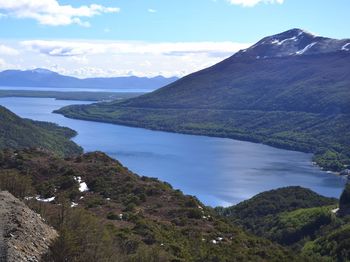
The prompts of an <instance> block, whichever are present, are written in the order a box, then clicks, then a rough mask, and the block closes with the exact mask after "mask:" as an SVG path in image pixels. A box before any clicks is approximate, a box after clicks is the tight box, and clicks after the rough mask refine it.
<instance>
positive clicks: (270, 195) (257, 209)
mask: <svg viewBox="0 0 350 262" xmlns="http://www.w3.org/2000/svg"><path fill="white" fill-rule="evenodd" d="M348 189H349V185H348V186H347V188H346V189H345V190H344V193H343V194H342V197H341V200H340V210H339V209H338V208H337V206H338V201H337V200H335V199H332V198H326V197H323V196H320V195H317V194H316V193H314V192H312V191H311V190H309V189H304V188H300V187H287V188H281V189H277V190H271V191H268V192H263V193H261V194H259V195H257V196H255V197H253V198H251V199H249V200H247V201H244V202H242V203H239V204H237V205H236V206H232V207H229V208H216V211H217V212H218V213H219V214H221V215H224V216H226V217H227V218H229V219H230V220H231V222H232V223H233V224H239V225H241V226H242V228H244V229H245V230H248V231H250V232H252V233H254V234H256V235H259V236H263V237H266V238H268V239H270V240H272V241H274V242H277V243H279V244H281V245H284V246H288V247H291V248H293V250H295V251H297V252H300V253H301V254H302V255H303V256H305V257H308V258H309V260H310V261H316V260H317V261H349V259H350V253H349V250H350V246H349V243H350V237H349V236H350V235H349V226H350V220H349V218H350V217H349V216H348V214H347V215H345V213H344V210H342V209H344V206H347V205H349V203H350V201H349V199H348V198H347V197H344V196H345V195H346V194H348Z"/></svg>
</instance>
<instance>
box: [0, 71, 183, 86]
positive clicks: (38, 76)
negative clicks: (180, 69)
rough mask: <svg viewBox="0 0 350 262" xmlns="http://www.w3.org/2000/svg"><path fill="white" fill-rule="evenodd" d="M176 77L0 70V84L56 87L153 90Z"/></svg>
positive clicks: (174, 79)
mask: <svg viewBox="0 0 350 262" xmlns="http://www.w3.org/2000/svg"><path fill="white" fill-rule="evenodd" d="M177 79H178V78H177V77H170V78H166V77H163V76H156V77H153V78H147V77H137V76H127V77H106V78H103V77H99V78H85V79H80V78H76V77H71V76H64V75H60V74H58V73H56V72H53V71H50V70H47V69H42V68H37V69H34V70H25V71H21V70H5V71H2V72H0V86H8V87H14V86H16V87H57V88H104V89H145V90H147V89H148V90H155V89H157V88H160V87H163V86H165V85H167V84H170V83H172V82H174V81H176V80H177Z"/></svg>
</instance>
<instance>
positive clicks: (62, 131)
mask: <svg viewBox="0 0 350 262" xmlns="http://www.w3.org/2000/svg"><path fill="white" fill-rule="evenodd" d="M0 122H1V125H0V150H3V149H20V148H29V147H36V148H41V149H43V150H49V151H52V152H55V153H56V154H57V155H59V156H69V155H73V154H80V153H81V152H82V149H81V148H80V147H79V146H78V145H76V144H75V143H74V142H72V141H71V140H70V138H72V137H74V136H75V135H76V132H75V131H74V130H72V129H69V128H66V127H60V126H58V125H56V124H52V123H48V122H39V121H31V120H28V119H22V118H20V117H18V116H17V115H15V114H14V113H12V112H10V111H9V110H7V109H6V108H4V107H2V106H0Z"/></svg>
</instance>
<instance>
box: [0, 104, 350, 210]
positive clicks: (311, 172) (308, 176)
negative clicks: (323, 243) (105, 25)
mask: <svg viewBox="0 0 350 262" xmlns="http://www.w3.org/2000/svg"><path fill="white" fill-rule="evenodd" d="M82 103H89V102H82V101H62V100H54V99H50V98H0V105H3V106H6V107H7V108H9V109H10V110H12V111H13V112H15V113H16V114H18V115H20V116H22V117H26V118H31V119H35V120H44V121H50V122H55V123H57V124H60V125H63V126H67V127H70V128H72V129H74V130H76V131H78V133H79V135H78V136H77V137H75V138H74V141H75V142H76V143H78V144H79V145H81V146H82V147H83V148H84V150H85V151H94V150H100V151H104V152H106V153H107V154H108V155H110V156H112V157H114V158H117V159H118V160H120V161H121V162H122V163H123V164H124V165H125V166H127V167H128V168H129V169H130V170H132V171H134V172H135V173H137V174H139V175H145V176H150V177H157V178H159V179H160V180H163V181H167V182H169V183H171V184H172V185H173V186H174V188H178V189H181V190H182V191H183V192H184V193H186V194H192V195H195V196H197V197H198V198H199V199H200V200H201V201H203V202H204V203H205V204H207V205H212V206H216V205H225V206H227V205H230V204H234V203H237V202H240V201H242V200H245V199H247V198H250V197H251V196H253V195H255V194H257V193H259V192H262V191H265V190H269V189H273V188H278V187H284V186H290V185H300V186H303V187H307V188H311V189H313V190H314V191H316V192H318V193H320V194H323V195H326V196H333V197H339V195H340V193H341V191H342V188H343V186H344V183H345V180H344V179H343V178H341V177H337V176H335V175H331V174H327V173H326V172H323V171H321V170H319V169H318V168H317V167H314V166H313V165H312V163H311V157H312V155H311V154H305V153H300V152H294V151H287V150H282V149H276V148H273V147H269V146H265V145H261V144H255V143H249V142H242V141H236V140H231V139H225V138H212V137H204V136H192V135H181V134H172V133H166V132H158V131H150V130H146V129H142V128H130V127H124V126H118V125H111V124H104V123H97V122H90V121H81V120H73V119H68V118H65V117H63V116H61V115H57V114H52V111H53V110H55V109H58V108H60V107H62V106H66V105H71V104H82Z"/></svg>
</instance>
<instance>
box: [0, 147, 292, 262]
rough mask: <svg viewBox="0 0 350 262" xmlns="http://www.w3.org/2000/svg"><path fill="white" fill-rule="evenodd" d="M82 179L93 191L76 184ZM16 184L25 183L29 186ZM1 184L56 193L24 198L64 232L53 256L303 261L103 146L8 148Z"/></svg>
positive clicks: (31, 192) (55, 258) (27, 191)
mask: <svg viewBox="0 0 350 262" xmlns="http://www.w3.org/2000/svg"><path fill="white" fill-rule="evenodd" d="M15 177H16V179H13V178H15ZM77 177H80V178H81V181H83V182H86V184H87V186H88V188H89V191H86V192H80V191H79V190H77V188H78V186H79V185H78V184H79V183H78V179H77ZM1 181H16V182H14V183H15V184H8V183H7V182H6V183H2V182H1ZM17 184H18V185H20V184H25V185H26V186H22V188H25V192H23V189H22V190H20V189H19V187H17ZM52 188H53V191H52ZM0 189H2V190H10V191H11V192H12V193H13V194H14V195H16V196H18V197H22V198H23V196H27V197H28V196H35V195H41V197H44V196H55V199H54V200H53V201H52V202H50V203H44V202H39V201H37V200H35V199H28V198H27V199H28V200H25V201H26V203H27V204H28V205H29V206H30V207H31V208H33V209H34V210H36V211H37V212H38V213H40V214H41V216H42V217H44V218H45V220H46V221H48V222H49V223H50V224H51V225H53V226H54V227H55V228H56V229H57V230H58V231H59V238H58V239H57V240H56V241H55V242H54V243H53V244H52V246H51V252H50V254H47V257H46V259H47V261H87V260H89V261H90V259H92V260H93V261H115V258H116V257H118V259H120V261H213V262H214V261H281V260H282V261H284V260H287V261H298V257H297V256H296V255H293V254H292V252H291V251H288V250H287V249H285V248H282V247H281V246H279V245H278V244H273V243H272V242H271V241H269V240H266V239H263V238H260V237H256V236H253V235H250V234H247V233H245V232H244V231H243V230H242V229H240V228H238V227H237V226H235V225H231V224H230V223H229V222H228V221H227V220H226V219H225V218H223V217H221V216H218V215H217V214H216V213H215V212H214V211H213V210H212V209H210V208H207V207H205V206H203V204H202V203H201V202H200V201H199V200H197V199H196V198H195V197H190V196H185V195H183V194H182V193H181V192H180V191H178V190H174V189H172V188H171V186H170V185H169V184H167V183H163V182H160V181H158V180H157V179H154V178H147V177H139V176H137V175H135V174H133V173H131V172H130V171H128V170H127V169H126V168H124V167H123V166H122V165H121V164H120V163H119V162H118V161H115V160H112V159H111V158H109V157H108V156H106V155H105V154H103V153H99V152H95V153H89V154H84V155H81V156H78V157H74V158H66V159H62V158H59V157H56V156H54V155H50V154H47V153H45V152H43V151H39V150H29V149H27V150H22V151H6V152H4V153H3V154H2V161H1V164H0ZM52 192H53V193H52ZM72 203H75V204H77V205H72ZM113 259H114V260H113Z"/></svg>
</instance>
